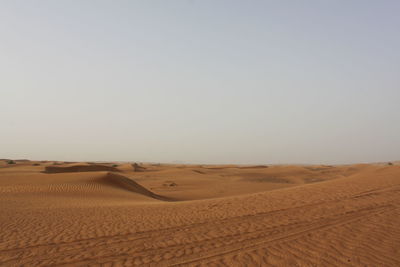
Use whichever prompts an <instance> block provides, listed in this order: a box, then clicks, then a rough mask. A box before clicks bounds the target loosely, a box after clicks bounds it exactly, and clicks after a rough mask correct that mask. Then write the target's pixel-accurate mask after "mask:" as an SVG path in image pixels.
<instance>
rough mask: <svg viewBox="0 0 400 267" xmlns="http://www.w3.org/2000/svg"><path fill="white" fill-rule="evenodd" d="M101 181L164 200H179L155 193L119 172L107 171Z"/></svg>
mask: <svg viewBox="0 0 400 267" xmlns="http://www.w3.org/2000/svg"><path fill="white" fill-rule="evenodd" d="M100 182H102V183H105V184H107V185H110V186H113V187H118V188H120V189H124V190H128V191H131V192H135V193H138V194H141V195H144V196H147V197H150V198H154V199H158V200H162V201H177V200H176V199H172V198H169V197H165V196H161V195H158V194H156V193H153V192H151V191H150V190H148V189H147V188H146V187H144V186H141V185H140V184H138V183H137V182H135V181H133V180H132V179H130V178H128V177H125V176H123V175H120V174H117V173H112V172H109V173H107V174H106V175H105V176H104V177H102V178H101V179H100Z"/></svg>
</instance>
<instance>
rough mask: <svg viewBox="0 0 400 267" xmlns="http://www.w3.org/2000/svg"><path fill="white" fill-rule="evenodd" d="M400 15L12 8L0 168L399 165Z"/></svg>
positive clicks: (2, 8) (234, 7)
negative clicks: (30, 162)
mask: <svg viewBox="0 0 400 267" xmlns="http://www.w3.org/2000/svg"><path fill="white" fill-rule="evenodd" d="M399 14H400V1H397V0H393V1H387V0H386V1H385V0H383V1H365V0H351V1H345V0H341V1H321V0H318V1H317V0H315V1H313V0H307V1H301V0H299V1H257V0H254V1H235V0H230V1H222V0H204V1H203V0H202V1H200V0H198V1H194V0H186V1H184V0H181V1H173V0H171V1H162V0H159V1H156V0H151V1H145V0H143V1H122V0H117V1H94V0H93V1H89V0H84V1H82V0H79V1H78V0H68V1H67V0H63V1H62V0H60V1H50V0H42V1H27V0H26V1H19V0H3V1H1V2H0V158H28V159H36V160H66V161H68V160H70V161H141V162H166V163H174V162H180V163H210V164H219V163H221V164H222V163H232V164H269V163H270V164H290V163H304V164H341V163H357V162H381V161H395V160H400V51H399V49H400V16H399Z"/></svg>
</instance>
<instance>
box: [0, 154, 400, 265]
mask: <svg viewBox="0 0 400 267" xmlns="http://www.w3.org/2000/svg"><path fill="white" fill-rule="evenodd" d="M34 163H35V162H26V161H23V162H22V161H19V162H16V164H8V163H7V161H6V160H3V162H2V163H1V164H0V208H1V213H0V229H1V232H0V265H1V266H61V265H67V266H87V265H95V266H98V265H104V266H400V227H399V225H400V166H398V165H396V164H393V165H390V166H389V165H387V164H371V165H367V164H359V165H343V166H289V165H288V166H234V165H220V166H200V165H168V164H163V165H160V164H142V165H140V166H139V165H137V166H136V167H137V169H136V171H135V170H134V168H133V166H132V165H130V164H122V165H119V166H118V167H117V168H114V167H111V166H108V165H107V164H81V163H77V164H72V165H71V164H64V165H60V166H55V165H52V164H53V163H52V162H41V163H40V165H35V164H34ZM110 168H112V169H110ZM138 169H140V171H137V170H138ZM115 171H118V173H114V172H115Z"/></svg>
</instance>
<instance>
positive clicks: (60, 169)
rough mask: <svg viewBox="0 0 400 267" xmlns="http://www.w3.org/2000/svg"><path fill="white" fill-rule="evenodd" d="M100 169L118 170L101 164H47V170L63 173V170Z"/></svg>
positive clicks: (83, 170) (86, 170)
mask: <svg viewBox="0 0 400 267" xmlns="http://www.w3.org/2000/svg"><path fill="white" fill-rule="evenodd" d="M98 171H113V172H116V171H118V169H117V168H115V167H110V166H106V165H100V164H89V165H72V166H46V168H45V172H47V173H61V172H98Z"/></svg>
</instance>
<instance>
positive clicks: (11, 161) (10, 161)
mask: <svg viewBox="0 0 400 267" xmlns="http://www.w3.org/2000/svg"><path fill="white" fill-rule="evenodd" d="M7 163H8V164H16V162H15V161H13V160H9V161H7Z"/></svg>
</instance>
